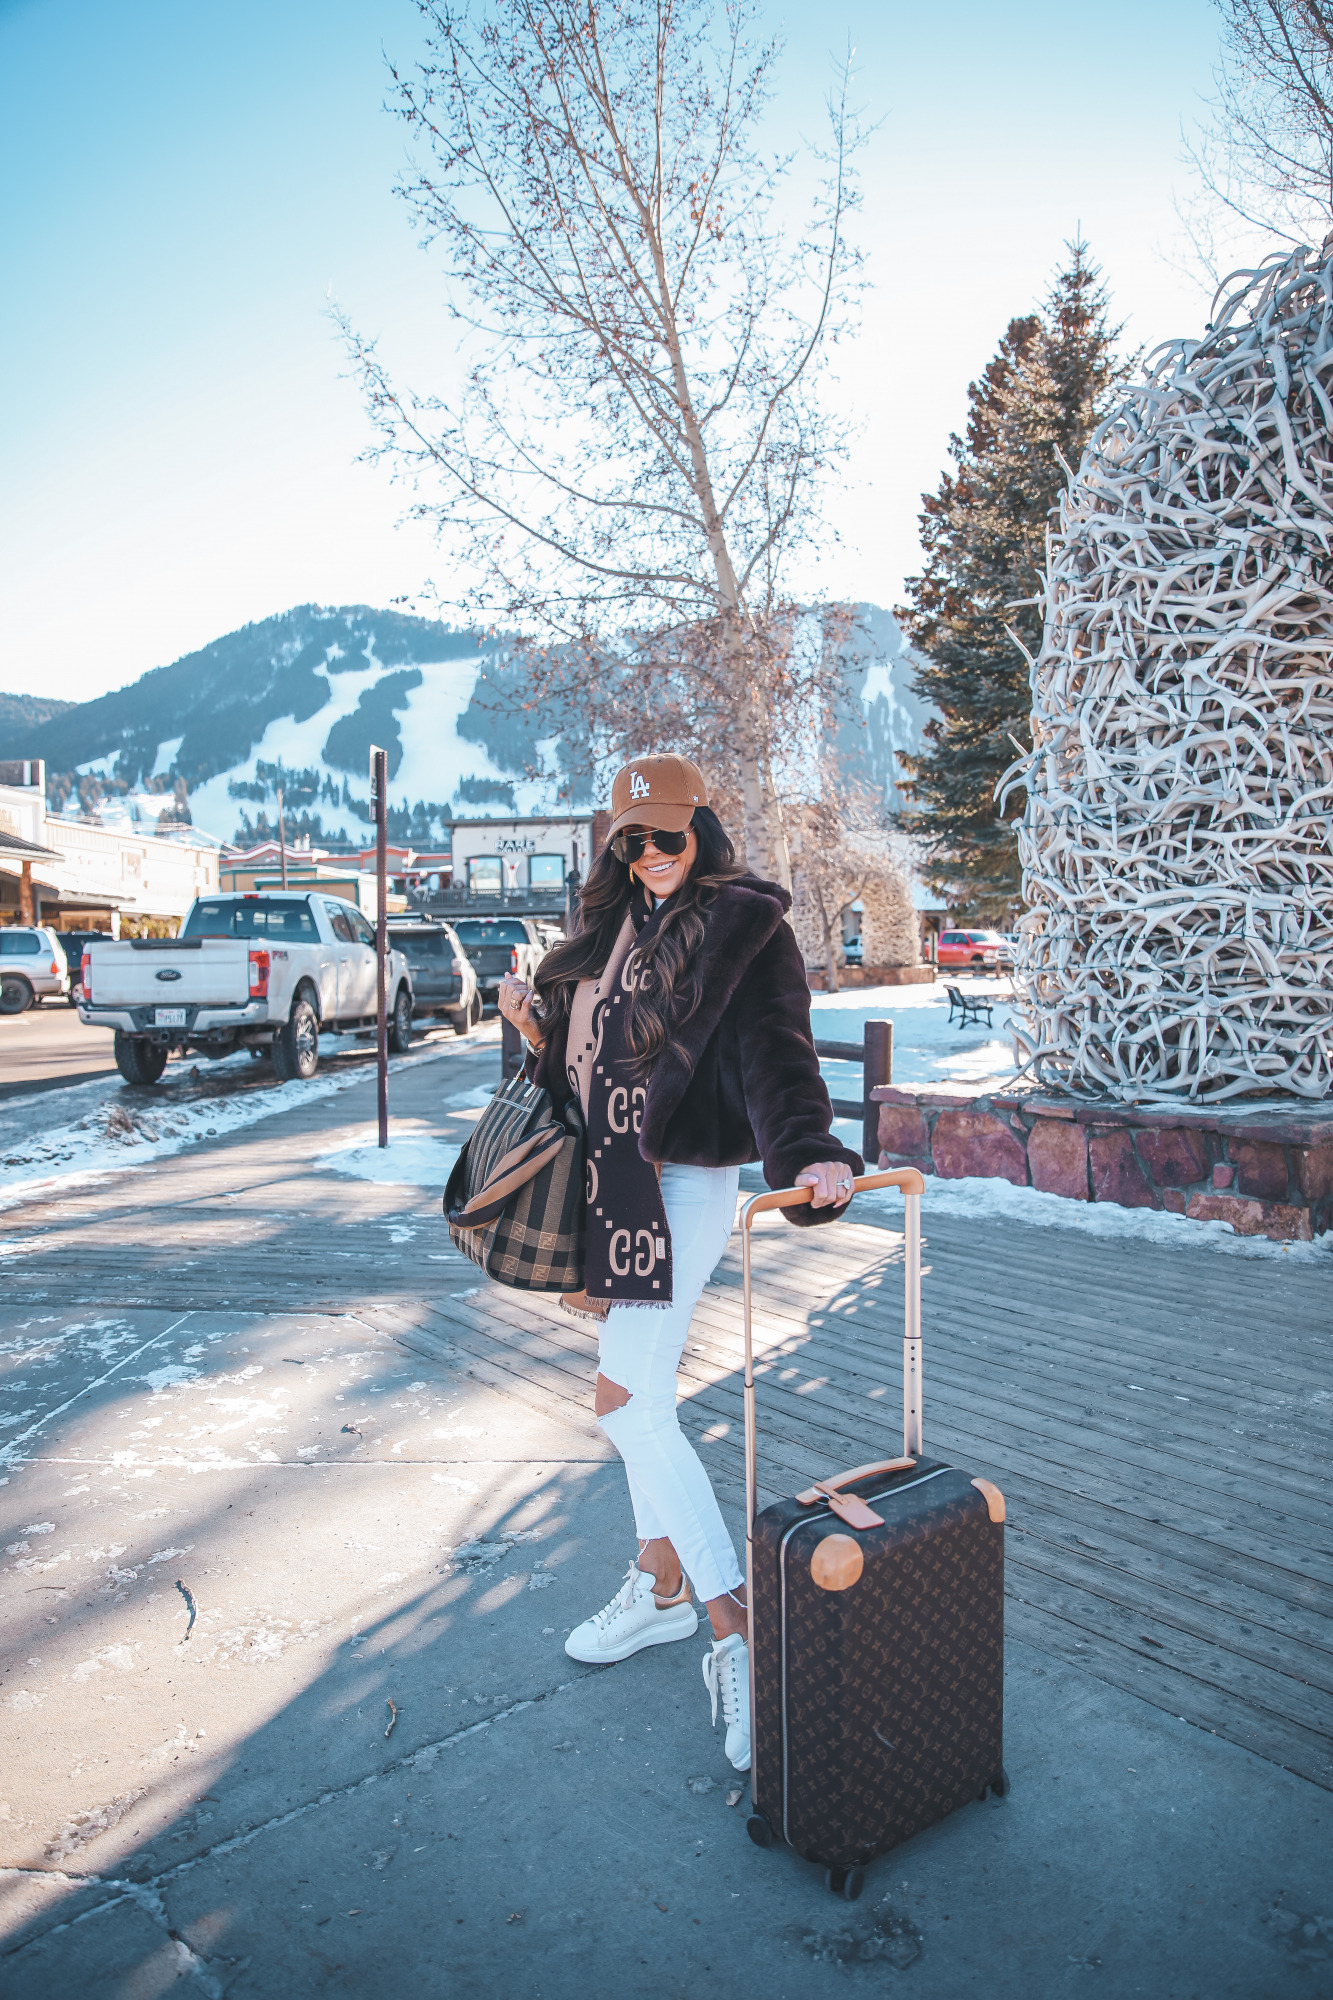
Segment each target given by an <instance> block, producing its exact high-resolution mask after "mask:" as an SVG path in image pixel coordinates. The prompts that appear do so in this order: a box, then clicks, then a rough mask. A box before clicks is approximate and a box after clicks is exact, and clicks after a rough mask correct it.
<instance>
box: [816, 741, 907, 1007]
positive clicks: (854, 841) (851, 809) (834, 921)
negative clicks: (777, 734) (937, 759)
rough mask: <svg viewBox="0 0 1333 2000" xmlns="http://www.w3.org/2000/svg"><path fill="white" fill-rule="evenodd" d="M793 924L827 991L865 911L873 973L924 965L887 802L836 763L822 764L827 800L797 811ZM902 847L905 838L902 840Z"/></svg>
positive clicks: (824, 761) (868, 957)
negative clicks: (852, 917)
mask: <svg viewBox="0 0 1333 2000" xmlns="http://www.w3.org/2000/svg"><path fill="white" fill-rule="evenodd" d="M790 820H791V826H792V843H791V844H792V886H793V891H794V896H795V901H794V904H793V908H792V923H793V926H794V928H795V931H796V937H797V941H798V943H799V944H800V946H801V948H802V950H803V951H804V953H805V956H806V960H807V963H809V964H815V963H818V962H822V963H823V966H824V974H825V985H826V990H827V991H828V992H830V993H836V992H837V990H838V971H839V967H841V966H843V965H845V964H846V962H847V960H846V951H845V947H844V944H843V920H844V918H845V917H846V915H847V913H848V911H849V910H850V909H851V908H852V907H853V905H854V904H855V903H857V902H863V903H864V905H865V917H864V921H863V925H862V935H863V937H864V938H865V948H866V957H865V961H864V962H865V963H866V964H867V965H870V964H877V965H915V964H917V963H918V961H919V958H920V950H919V945H918V941H917V923H916V916H915V912H914V911H913V908H912V892H911V885H910V883H909V882H908V879H907V876H906V873H905V871H904V868H903V866H902V861H901V858H900V854H899V852H897V851H895V836H894V835H893V833H892V832H891V831H890V828H889V825H888V822H887V819H886V816H885V812H884V801H883V799H882V798H881V797H880V796H879V795H878V793H877V792H875V791H874V790H873V789H872V788H871V787H870V786H868V785H866V784H864V783H861V782H858V781H856V780H849V779H848V778H846V777H845V776H844V775H843V774H842V773H840V772H839V769H838V765H837V762H836V759H835V758H833V757H832V756H831V755H828V754H826V755H825V756H824V757H822V758H821V785H820V797H819V798H818V799H817V800H816V801H815V802H814V803H800V804H793V806H792V807H791V809H790ZM896 844H897V846H898V847H901V845H902V844H903V843H902V836H901V835H899V836H897V837H896Z"/></svg>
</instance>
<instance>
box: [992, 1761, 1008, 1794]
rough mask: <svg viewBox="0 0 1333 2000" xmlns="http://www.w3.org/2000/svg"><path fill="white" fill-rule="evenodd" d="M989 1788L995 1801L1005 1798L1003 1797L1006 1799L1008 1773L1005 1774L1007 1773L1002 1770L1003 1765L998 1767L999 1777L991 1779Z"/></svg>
mask: <svg viewBox="0 0 1333 2000" xmlns="http://www.w3.org/2000/svg"><path fill="white" fill-rule="evenodd" d="M990 1788H991V1791H992V1792H993V1793H994V1795H995V1797H996V1798H997V1799H1002V1798H1005V1797H1007V1796H1008V1792H1009V1773H1008V1772H1007V1771H1006V1770H1005V1768H1004V1765H1003V1764H1001V1766H1000V1775H999V1777H998V1778H992V1779H991V1786H990Z"/></svg>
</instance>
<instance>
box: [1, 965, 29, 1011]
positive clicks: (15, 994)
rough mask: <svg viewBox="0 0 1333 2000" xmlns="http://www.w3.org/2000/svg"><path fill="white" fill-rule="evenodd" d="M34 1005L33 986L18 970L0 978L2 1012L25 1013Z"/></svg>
mask: <svg viewBox="0 0 1333 2000" xmlns="http://www.w3.org/2000/svg"><path fill="white" fill-rule="evenodd" d="M31 1005H32V988H31V986H29V984H28V982H27V980H26V979H20V978H19V975H18V974H17V973H16V972H7V973H5V975H4V977H3V978H0V1014H23V1013H26V1011H27V1010H28V1008H29V1007H31Z"/></svg>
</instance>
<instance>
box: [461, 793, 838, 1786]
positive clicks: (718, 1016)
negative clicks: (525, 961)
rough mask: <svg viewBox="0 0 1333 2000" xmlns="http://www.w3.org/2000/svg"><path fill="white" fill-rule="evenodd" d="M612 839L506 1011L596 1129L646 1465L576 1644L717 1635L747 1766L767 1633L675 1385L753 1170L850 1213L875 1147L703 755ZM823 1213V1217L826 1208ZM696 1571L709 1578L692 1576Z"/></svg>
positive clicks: (613, 1402) (589, 1276)
mask: <svg viewBox="0 0 1333 2000" xmlns="http://www.w3.org/2000/svg"><path fill="white" fill-rule="evenodd" d="M611 802H612V803H611V811H612V818H611V832H610V839H609V843H608V845H607V847H606V848H605V849H604V850H603V852H602V853H601V854H600V855H599V856H598V858H597V860H596V861H595V862H594V864H593V866H592V868H591V869H590V871H589V874H588V879H587V881H586V883H585V884H584V887H583V894H582V898H581V904H580V912H579V922H578V927H577V929H576V931H575V933H574V935H573V937H571V938H568V939H566V940H565V941H564V942H563V943H561V944H559V945H557V946H556V947H555V949H554V950H553V951H551V952H549V953H548V954H547V956H546V958H545V959H544V960H543V961H542V964H541V967H540V969H539V971H538V973H537V991H536V994H535V995H534V994H533V993H532V992H531V991H530V989H529V988H528V987H527V986H525V985H524V984H523V982H522V981H521V980H519V979H517V978H514V977H512V976H511V977H509V978H507V979H506V980H505V981H504V982H503V983H502V985H501V988H500V1011H501V1013H502V1014H504V1015H505V1017H506V1018H507V1019H508V1020H510V1021H512V1022H513V1023H514V1024H515V1026H516V1027H517V1028H518V1029H519V1030H520V1031H521V1033H522V1034H523V1035H524V1036H526V1038H527V1040H528V1042H529V1043H530V1045H531V1047H530V1051H529V1056H528V1073H529V1075H530V1076H532V1077H533V1079H534V1080H535V1081H536V1082H537V1083H539V1084H541V1085H542V1086H543V1087H544V1088H545V1089H546V1090H548V1091H549V1092H550V1093H551V1096H552V1099H553V1100H554V1101H555V1102H556V1103H557V1104H563V1103H565V1102H566V1101H567V1100H568V1099H569V1098H570V1097H571V1096H574V1095H577V1096H578V1098H579V1100H580V1103H581V1105H582V1108H583V1115H584V1120H585V1123H586V1126H587V1133H588V1217H587V1237H586V1274H585V1289H584V1291H583V1293H581V1294H579V1295H578V1296H577V1297H575V1298H572V1299H566V1300H564V1301H562V1303H564V1304H566V1305H568V1306H569V1307H570V1308H571V1309H572V1310H575V1311H582V1312H584V1313H587V1314H588V1315H590V1316H591V1317H594V1318H596V1319H597V1320H598V1322H599V1354H598V1375H597V1391H596V1404H595V1408H596V1413H597V1418H598V1421H599V1422H600V1424H601V1426H602V1428H603V1430H604V1431H605V1432H606V1435H607V1436H608V1437H609V1438H610V1440H611V1442H612V1444H614V1445H615V1447H616V1449H617V1451H618V1452H619V1453H620V1455H621V1458H622V1459H623V1460H624V1464H625V1471H626V1475H627V1477H628V1480H629V1489H630V1497H631V1500H632V1501H633V1505H634V1516H635V1522H636V1525H637V1529H638V1538H639V1554H638V1558H637V1561H636V1562H632V1563H631V1564H630V1567H629V1570H628V1572H627V1574H626V1577H625V1581H624V1583H623V1585H622V1586H621V1588H620V1590H619V1591H618V1592H617V1593H616V1595H615V1596H614V1597H613V1598H612V1599H611V1602H610V1603H609V1604H608V1605H606V1606H605V1607H604V1609H603V1610H601V1611H598V1612H596V1613H595V1614H594V1616H593V1617H591V1618H589V1619H587V1620H586V1621H585V1622H584V1623H583V1624H582V1625H580V1626H578V1627H577V1629H576V1630H575V1631H573V1632H571V1633H570V1636H569V1638H568V1639H567V1640H566V1642H565V1650H566V1652H568V1653H569V1654H571V1655H572V1656H573V1658H574V1659H576V1660H584V1661H588V1662H590V1663H596V1664H606V1663H609V1662H611V1661H614V1660H624V1659H627V1658H628V1657H629V1656H630V1654H631V1653H637V1652H638V1651H640V1649H641V1648H643V1647H644V1646H658V1645H662V1644H664V1643H666V1642H667V1641H670V1640H673V1639H688V1638H690V1637H691V1636H692V1635H693V1634H694V1632H695V1631H696V1630H697V1629H698V1623H699V1620H698V1614H697V1612H696V1611H695V1609H694V1605H693V1603H692V1601H691V1588H690V1586H691V1583H692V1584H693V1586H694V1590H695V1591H696V1592H697V1593H698V1595H699V1596H701V1597H702V1598H703V1599H704V1602H705V1607H706V1609H707V1612H708V1617H709V1622H710V1624H711V1626H712V1630H713V1647H712V1651H711V1652H710V1653H708V1654H706V1655H705V1657H704V1680H705V1682H706V1684H707V1686H708V1690H709V1693H710V1695H711V1697H712V1705H713V1719H714V1721H715V1722H716V1719H717V1704H718V1700H719V1697H720V1698H721V1702H722V1711H723V1715H724V1717H725V1720H726V1724H727V1755H728V1757H729V1758H730V1759H731V1762H732V1763H733V1764H734V1765H735V1767H736V1769H737V1770H738V1771H746V1770H748V1769H749V1766H750V1716H749V1658H748V1652H747V1641H748V1636H749V1624H748V1617H747V1613H746V1608H745V1589H744V1583H743V1579H742V1572H741V1568H740V1565H739V1563H738V1562H737V1560H736V1552H735V1549H734V1548H733V1546H732V1542H731V1537H730V1536H729V1535H728V1533H727V1530H726V1528H725V1526H724V1525H723V1521H722V1515H721V1513H720V1511H719V1508H718V1504H717V1499H716V1497H715V1495H714V1493H713V1489H712V1486H711V1484H710V1482H709V1478H708V1474H707V1473H706V1472H705V1471H704V1468H703V1465H702V1464H701V1462H700V1460H699V1457H698V1455H697V1453H696V1452H695V1451H694V1449H693V1447H692V1446H691V1444H690V1443H689V1441H688V1439H687V1438H686V1437H685V1434H684V1432H683V1431H682V1430H681V1428H680V1424H679V1422H678V1421H677V1417H676V1370H677V1368H678V1366H679V1363H680V1356H681V1351H682V1349H683V1347H684V1344H685V1336H686V1333H687V1332H688V1330H689V1324H690V1318H691V1315H692V1314H693V1311H694V1308H695V1305H696V1304H697V1303H698V1300H699V1297H700V1295H701V1293H702V1292H703V1289H704V1286H705V1285H706V1284H707V1283H708V1280H709V1278H710V1277H711V1276H712V1274H713V1270H714V1267H715V1266H716V1264H717V1262H718V1259H719V1258H720V1257H721V1255H722V1252H723V1250H724V1249H725V1247H726V1242H727V1238H728V1236H729V1235H730V1234H731V1227H732V1223H733V1221H734V1219H735V1214H736V1194H737V1189H738V1186H739V1181H740V1168H741V1166H742V1164H743V1163H744V1162H746V1161H748V1160H756V1159H758V1160H762V1161H763V1165H764V1176H765V1178H766V1180H767V1181H768V1184H769V1186H770V1187H791V1186H793V1185H795V1186H799V1187H810V1188H813V1190H814V1193H813V1196H812V1198H811V1204H810V1207H808V1208H806V1207H802V1208H795V1209H791V1210H789V1211H788V1215H789V1217H790V1219H791V1221H793V1222H796V1223H802V1224H808V1223H812V1222H823V1221H827V1220H828V1219H829V1217H830V1216H831V1215H832V1214H833V1213H834V1212H836V1210H837V1209H839V1208H841V1207H842V1206H843V1205H844V1204H845V1203H846V1202H847V1201H848V1200H849V1199H850V1196H851V1192H852V1175H853V1174H856V1173H859V1172H860V1171H861V1160H860V1157H859V1155H858V1154H856V1153H853V1152H851V1151H849V1150H848V1148H847V1147H845V1146H840V1145H839V1144H838V1143H837V1142H836V1140H833V1139H832V1138H830V1136H829V1127H830V1125H831V1123H832V1116H833V1113H832V1107H831V1106H830V1104H829V1098H828V1092H827V1090H826V1089H825V1088H824V1084H823V1081H822V1079H821V1077H820V1074H819V1062H818V1058H817V1057H816V1055H815V1049H814V1043H813V1041H812V1040H811V1037H810V992H809V987H808V985H807V983H806V978H805V968H804V965H803V963H802V959H801V953H800V951H799V949H798V947H797V944H796V940H795V938H794V937H793V935H792V932H791V929H790V927H789V926H788V925H787V924H786V923H785V922H784V921H783V919H784V917H785V914H786V911H787V910H788V909H789V907H790V905H791V898H790V896H789V895H788V894H787V892H786V891H785V889H779V888H778V887H776V885H775V884H773V883H771V882H762V881H759V880H758V879H757V878H756V877H755V876H753V875H749V874H747V873H746V872H745V870H744V869H742V868H739V867H737V865H736V859H735V851H734V849H733V848H732V845H731V842H730V841H729V840H728V839H727V836H726V834H725V833H724V832H723V830H722V827H721V824H720V822H719V821H718V818H717V816H716V814H715V813H714V812H713V811H712V810H711V808H710V807H709V804H708V794H707V791H706V790H705V787H704V781H703V778H702V775H701V774H700V772H699V770H698V768H697V767H696V766H695V765H694V764H692V763H690V762H689V760H688V759H686V758H684V757H642V758H638V759H636V760H635V761H634V762H633V763H632V764H627V765H626V766H625V768H624V769H623V770H622V771H621V772H620V773H619V774H618V776H617V778H616V780H615V783H614V785H613V786H612V791H611ZM812 1211H817V1212H812ZM687 1579H688V1580H687Z"/></svg>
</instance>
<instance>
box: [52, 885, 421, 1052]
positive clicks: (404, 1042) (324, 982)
mask: <svg viewBox="0 0 1333 2000" xmlns="http://www.w3.org/2000/svg"><path fill="white" fill-rule="evenodd" d="M385 975H386V976H385V992H386V1000H387V1004H388V1010H389V1047H390V1048H391V1049H393V1050H394V1051H395V1053H397V1054H402V1053H403V1052H404V1051H405V1050H406V1048H407V1047H408V1044H409V1041H410V1039H411V1034H412V975H411V972H410V971H409V969H408V964H407V960H406V959H405V958H404V957H403V954H402V953H401V952H400V951H390V952H389V955H388V960H387V964H386V967H385ZM82 981H83V998H82V1000H81V1001H80V1003H79V1019H80V1020H81V1021H83V1022H85V1023H86V1024H87V1025H88V1026H89V1027H90V1028H110V1029H112V1030H113V1031H114V1033H115V1037H116V1041H115V1055H116V1067H117V1069H118V1070H119V1071H120V1073H121V1075H122V1076H123V1077H124V1078H125V1080H126V1082H127V1083H156V1082H157V1080H158V1078H159V1077H160V1076H161V1074H162V1072H163V1070H164V1069H165V1068H166V1066H167V1058H168V1056H169V1055H170V1054H171V1053H172V1051H173V1050H176V1051H184V1050H186V1049H198V1050H199V1051H200V1052H201V1054H203V1055H207V1056H228V1055H231V1054H232V1053H233V1052H234V1051H235V1050H236V1049H239V1048H250V1049H253V1050H255V1051H256V1052H258V1053H263V1052H264V1051H265V1050H267V1051H268V1052H269V1053H270V1054H271V1055H272V1057H273V1067H274V1069H275V1070H276V1071H277V1073H278V1075H279V1077H281V1078H282V1080H283V1081H284V1082H287V1081H288V1080H289V1079H292V1078H295V1077H311V1076H313V1075H314V1074H315V1070H316V1068H317V1066H318V1063H319V1037H320V1032H321V1030H333V1031H337V1030H341V1029H346V1028H360V1027H366V1026H371V1025H373V1024H374V1022H375V1019H376V1012H377V1006H378V976H377V962H376V957H375V933H374V931H373V930H372V929H371V927H370V925H369V924H368V923H367V922H366V920H365V918H364V917H363V916H362V914H361V912H360V911H359V910H358V909H357V908H356V906H355V904H352V903H348V902H345V901H344V900H343V898H342V897H341V896H321V895H311V894H302V893H298V892H296V891H289V892H287V893H286V894H282V893H280V892H277V891H273V892H269V893H265V894H260V893H258V892H256V891H254V890H250V891H247V892H246V893H245V894H243V895H219V896H200V897H199V898H198V899H197V900H196V901H195V902H194V903H192V904H191V905H190V909H189V911H188V913H187V915H186V918H185V922H184V923H183V924H182V925H181V930H180V936H179V937H175V938H132V939H130V940H129V941H128V942H127V943H123V944H112V943H111V942H110V941H109V940H101V941H99V942H97V943H95V944H93V945H90V946H89V947H88V949H87V950H86V951H85V952H84V954H83V965H82Z"/></svg>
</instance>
